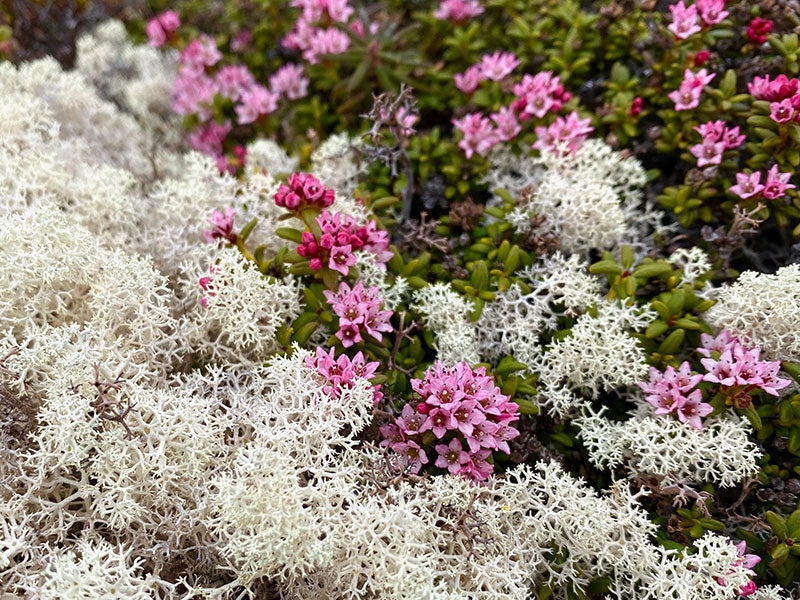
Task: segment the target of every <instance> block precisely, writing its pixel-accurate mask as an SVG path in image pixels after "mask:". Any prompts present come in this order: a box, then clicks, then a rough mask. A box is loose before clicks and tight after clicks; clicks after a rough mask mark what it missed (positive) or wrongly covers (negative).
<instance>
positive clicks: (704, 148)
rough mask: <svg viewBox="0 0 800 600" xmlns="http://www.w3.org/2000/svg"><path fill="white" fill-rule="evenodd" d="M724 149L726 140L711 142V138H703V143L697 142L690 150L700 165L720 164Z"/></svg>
mask: <svg viewBox="0 0 800 600" xmlns="http://www.w3.org/2000/svg"><path fill="white" fill-rule="evenodd" d="M724 151H725V143H724V142H711V141H709V140H703V142H702V143H701V144H695V145H694V146H692V147H690V148H689V152H691V153H692V154H693V155H694V156H695V157H696V158H697V166H698V167H705V166H708V165H718V164H720V163H721V162H722V153H723V152H724Z"/></svg>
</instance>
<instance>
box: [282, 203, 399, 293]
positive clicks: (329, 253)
mask: <svg viewBox="0 0 800 600" xmlns="http://www.w3.org/2000/svg"><path fill="white" fill-rule="evenodd" d="M316 222H317V225H319V227H320V230H321V234H320V236H319V239H317V237H316V236H315V235H314V234H313V233H312V232H310V231H304V232H303V234H302V239H301V243H300V245H299V246H298V247H297V253H298V254H299V255H300V256H302V257H304V258H307V259H308V260H309V267H311V268H312V269H313V270H314V271H319V270H320V269H321V268H322V267H323V266H324V265H327V267H328V268H329V269H332V270H334V271H338V272H339V273H341V274H342V275H344V276H345V277H346V276H347V274H348V273H349V271H350V267H352V266H353V265H355V264H356V257H355V254H354V252H355V251H356V250H361V251H366V252H371V253H372V254H374V255H375V259H376V260H377V261H378V263H380V264H384V263H386V262H388V261H389V259H390V258H392V256H393V254H392V253H391V252H390V251H389V234H388V233H387V232H386V231H384V230H382V229H378V228H377V225H376V224H375V221H368V222H367V224H366V225H358V223H356V221H355V220H354V219H353V218H352V217H350V216H349V215H345V214H342V213H334V214H331V213H329V212H328V211H327V210H326V211H323V212H322V214H321V215H319V216H318V217H316Z"/></svg>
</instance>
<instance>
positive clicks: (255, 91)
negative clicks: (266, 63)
mask: <svg viewBox="0 0 800 600" xmlns="http://www.w3.org/2000/svg"><path fill="white" fill-rule="evenodd" d="M278 99H279V96H278V94H275V93H273V92H270V91H269V90H268V89H267V88H265V87H264V86H263V85H258V84H256V85H254V86H253V87H252V88H250V89H249V90H248V91H247V92H245V93H244V94H242V98H241V103H240V104H237V105H236V116H237V117H238V118H239V124H240V125H245V124H247V123H253V122H254V121H256V120H257V119H258V118H259V117H260V116H262V115H268V114H270V113H272V112H275V110H276V109H277V108H278Z"/></svg>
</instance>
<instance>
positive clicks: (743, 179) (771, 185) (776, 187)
mask: <svg viewBox="0 0 800 600" xmlns="http://www.w3.org/2000/svg"><path fill="white" fill-rule="evenodd" d="M790 177H791V173H779V172H778V165H772V167H770V169H769V171H767V177H766V179H765V181H764V183H761V173H759V172H758V171H756V172H755V173H737V174H736V185H732V186H731V187H729V188H728V191H730V192H732V193H734V194H736V195H737V196H739V197H740V198H742V199H744V200H746V199H747V198H757V197H759V196H763V197H764V198H765V199H766V200H774V199H775V198H781V197H782V196H783V195H784V193H785V192H786V190H788V189H790V188H794V187H795V185H794V184H793V183H789V178H790Z"/></svg>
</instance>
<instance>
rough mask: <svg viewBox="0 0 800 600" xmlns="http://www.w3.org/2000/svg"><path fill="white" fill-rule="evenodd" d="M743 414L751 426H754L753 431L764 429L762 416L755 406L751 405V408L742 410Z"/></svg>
mask: <svg viewBox="0 0 800 600" xmlns="http://www.w3.org/2000/svg"><path fill="white" fill-rule="evenodd" d="M742 413H743V414H744V416H745V417H747V420H748V421H750V425H752V426H753V429H754V430H755V431H758V430H759V429H761V427H762V423H761V415H759V414H758V411H757V410H756V407H755V406H753V405H752V404H751V405H750V406H748V407H747V408H745V409H744V410H742Z"/></svg>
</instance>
